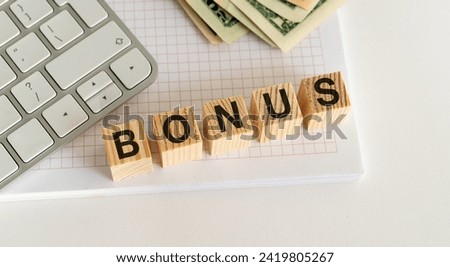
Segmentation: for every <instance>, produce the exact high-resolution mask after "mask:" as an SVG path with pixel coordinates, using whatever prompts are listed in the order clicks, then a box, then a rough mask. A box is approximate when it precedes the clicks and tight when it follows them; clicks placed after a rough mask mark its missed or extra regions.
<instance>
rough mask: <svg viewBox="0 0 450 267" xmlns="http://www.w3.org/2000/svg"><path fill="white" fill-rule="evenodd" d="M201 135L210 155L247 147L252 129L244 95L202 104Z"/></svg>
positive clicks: (250, 139) (251, 135)
mask: <svg viewBox="0 0 450 267" xmlns="http://www.w3.org/2000/svg"><path fill="white" fill-rule="evenodd" d="M203 137H204V142H205V145H206V147H207V149H208V150H209V151H210V153H211V155H220V154H223V153H226V152H229V151H233V150H239V149H243V148H246V147H249V146H250V144H251V141H252V138H253V129H252V125H251V123H250V118H249V115H248V110H247V106H246V105H245V99H244V97H243V96H238V97H229V98H225V99H219V100H215V101H211V102H209V103H207V104H205V105H203Z"/></svg>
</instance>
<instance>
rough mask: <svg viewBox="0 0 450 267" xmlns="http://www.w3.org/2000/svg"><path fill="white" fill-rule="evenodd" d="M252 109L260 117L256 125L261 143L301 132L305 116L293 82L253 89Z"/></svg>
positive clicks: (252, 112)
mask: <svg viewBox="0 0 450 267" xmlns="http://www.w3.org/2000/svg"><path fill="white" fill-rule="evenodd" d="M250 110H251V114H252V115H256V116H257V117H258V120H257V122H256V126H257V128H258V130H259V133H258V136H259V138H258V139H259V141H260V142H261V143H263V142H267V141H270V140H278V139H282V138H284V137H286V136H287V135H289V134H294V133H296V132H298V133H297V134H299V133H300V128H301V124H302V118H303V117H302V112H301V110H300V107H299V105H298V102H297V97H296V94H295V91H294V89H293V87H292V84H291V83H284V84H279V85H274V86H271V87H266V88H261V89H257V90H255V91H253V93H252V99H251V105H250Z"/></svg>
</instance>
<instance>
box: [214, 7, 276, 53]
mask: <svg viewBox="0 0 450 267" xmlns="http://www.w3.org/2000/svg"><path fill="white" fill-rule="evenodd" d="M215 2H216V3H217V4H218V5H219V6H220V7H222V8H223V9H225V10H226V11H228V13H230V14H231V15H232V16H233V17H235V18H236V19H238V20H239V21H240V22H241V23H242V24H243V25H244V26H245V27H247V28H248V29H249V30H250V31H252V32H253V33H254V34H256V35H257V36H258V37H259V38H261V39H262V40H264V41H265V42H266V43H268V44H269V45H270V46H272V47H276V45H275V43H274V42H272V40H270V38H269V37H268V36H267V35H266V34H265V33H264V32H263V31H261V30H260V29H259V28H258V26H256V25H255V23H253V21H251V20H250V19H249V18H248V17H247V16H246V15H245V14H244V13H242V11H241V10H240V9H238V8H237V7H236V6H235V5H234V4H233V3H232V2H231V0H215Z"/></svg>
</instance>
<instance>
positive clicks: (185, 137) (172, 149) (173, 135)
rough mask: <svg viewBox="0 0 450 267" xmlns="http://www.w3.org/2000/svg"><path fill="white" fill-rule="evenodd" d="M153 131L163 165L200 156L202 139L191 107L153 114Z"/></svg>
mask: <svg viewBox="0 0 450 267" xmlns="http://www.w3.org/2000/svg"><path fill="white" fill-rule="evenodd" d="M153 132H154V135H155V138H156V143H157V145H158V150H159V151H158V152H159V156H160V158H161V162H162V166H163V167H169V166H173V165H176V164H181V163H185V162H189V161H192V160H198V159H201V158H202V156H203V141H202V136H201V134H200V129H199V128H198V125H197V122H196V121H195V117H194V108H193V107H187V108H182V109H180V110H177V111H176V112H166V113H161V114H157V115H155V117H154V119H153Z"/></svg>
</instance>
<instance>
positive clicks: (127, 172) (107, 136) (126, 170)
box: [102, 120, 153, 181]
mask: <svg viewBox="0 0 450 267" xmlns="http://www.w3.org/2000/svg"><path fill="white" fill-rule="evenodd" d="M102 133H103V141H104V144H105V150H106V156H107V158H108V164H109V166H110V168H111V173H112V178H113V180H114V181H119V180H122V179H125V178H128V177H132V176H138V175H142V174H146V173H150V172H152V171H153V165H152V153H151V151H150V145H149V143H148V139H147V135H146V134H145V132H144V126H143V124H142V122H140V121H138V120H132V121H130V122H127V123H125V124H122V125H115V126H114V127H112V128H103V129H102Z"/></svg>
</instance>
